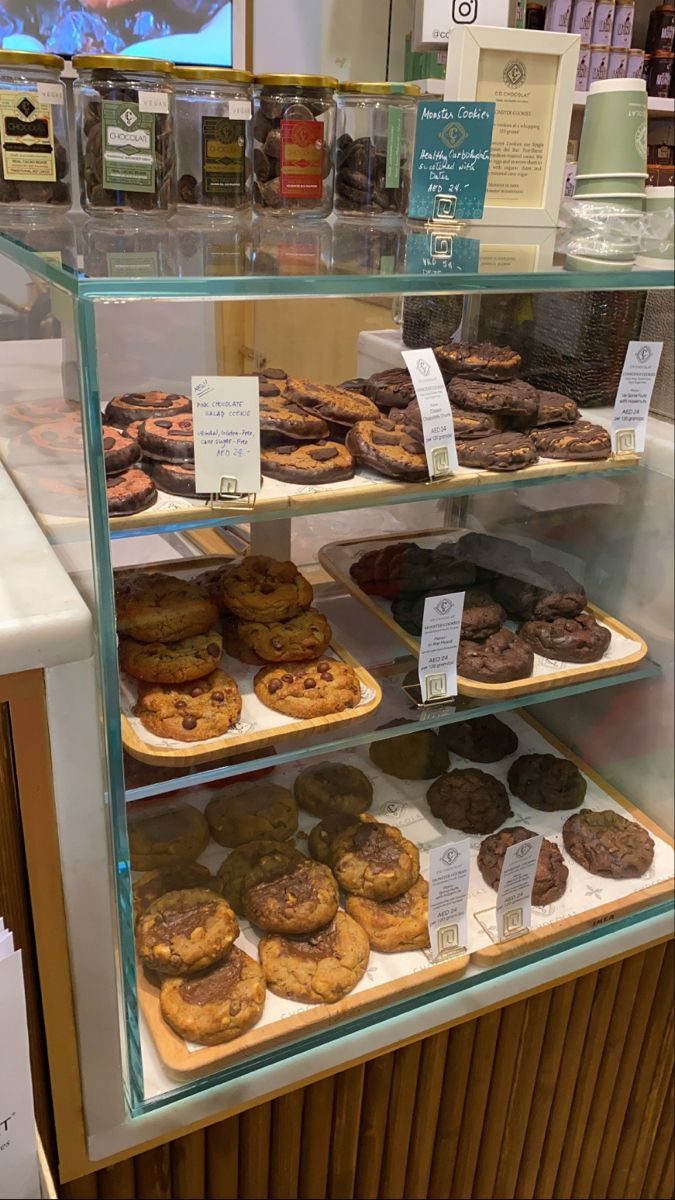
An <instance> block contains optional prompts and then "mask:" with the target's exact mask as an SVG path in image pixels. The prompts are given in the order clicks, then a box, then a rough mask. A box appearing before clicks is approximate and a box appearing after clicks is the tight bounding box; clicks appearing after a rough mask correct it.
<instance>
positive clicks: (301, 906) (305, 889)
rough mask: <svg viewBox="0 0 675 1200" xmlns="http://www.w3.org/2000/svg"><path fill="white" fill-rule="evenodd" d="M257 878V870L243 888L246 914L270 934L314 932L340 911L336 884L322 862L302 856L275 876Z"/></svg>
mask: <svg viewBox="0 0 675 1200" xmlns="http://www.w3.org/2000/svg"><path fill="white" fill-rule="evenodd" d="M255 878H256V873H255V869H254V870H253V871H252V872H251V874H250V875H249V876H248V878H247V880H246V883H245V885H244V888H243V891H242V903H243V907H244V913H245V914H246V916H247V917H248V919H249V921H252V922H253V924H254V925H257V926H258V927H259V928H260V929H264V930H265V931H266V932H267V933H314V931H315V930H317V929H321V928H322V926H324V925H327V924H328V922H329V921H332V920H333V917H334V916H335V914H336V912H337V910H338V900H339V892H338V886H337V883H336V882H335V879H334V878H333V875H332V874H331V872H330V870H329V869H328V867H326V866H324V865H323V864H322V863H318V862H312V860H311V859H303V860H302V862H300V863H298V864H297V865H289V866H287V867H286V868H285V869H284V873H283V874H280V875H278V876H276V877H275V878H273V879H270V878H263V879H262V880H261V882H253V880H255Z"/></svg>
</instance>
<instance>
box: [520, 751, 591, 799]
mask: <svg viewBox="0 0 675 1200" xmlns="http://www.w3.org/2000/svg"><path fill="white" fill-rule="evenodd" d="M508 781H509V787H510V789H511V791H512V792H513V795H514V796H518V798H519V799H520V800H523V801H524V803H525V804H529V806H530V808H536V809H538V810H539V811H540V812H558V811H559V810H560V809H564V808H578V807H579V805H580V804H583V802H584V797H585V795H586V780H585V779H584V777H583V775H582V774H581V771H580V770H579V768H578V767H577V766H575V764H574V763H573V762H570V761H569V760H568V759H566V758H558V757H557V755H555V754H522V755H521V756H520V758H517V759H516V760H515V762H513V763H511V766H510V767H509V775H508Z"/></svg>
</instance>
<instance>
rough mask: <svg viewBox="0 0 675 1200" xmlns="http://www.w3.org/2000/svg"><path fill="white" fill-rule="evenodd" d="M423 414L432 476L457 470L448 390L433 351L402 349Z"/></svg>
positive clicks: (449, 473) (425, 446)
mask: <svg viewBox="0 0 675 1200" xmlns="http://www.w3.org/2000/svg"><path fill="white" fill-rule="evenodd" d="M401 353H402V355H403V359H404V362H405V365H406V367H407V368H408V370H409V372H410V377H411V379H412V381H413V387H414V388H415V395H416V396H417V403H418V404H419V406H420V412H421V414H422V432H423V434H424V449H425V453H426V456H427V466H428V468H429V474H430V476H431V478H432V479H435V478H438V477H439V476H442V475H451V474H452V472H453V471H456V470H457V465H458V464H457V448H456V446H455V426H454V423H453V420H452V409H451V408H450V401H449V400H448V393H447V390H446V387H445V383H444V381H443V376H442V375H441V369H440V367H439V365H438V363H437V362H436V355H435V354H434V352H433V350H403V351H401Z"/></svg>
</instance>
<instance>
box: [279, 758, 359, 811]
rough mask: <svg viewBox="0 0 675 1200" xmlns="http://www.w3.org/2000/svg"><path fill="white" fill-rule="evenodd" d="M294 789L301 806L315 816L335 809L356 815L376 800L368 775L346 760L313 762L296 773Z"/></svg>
mask: <svg viewBox="0 0 675 1200" xmlns="http://www.w3.org/2000/svg"><path fill="white" fill-rule="evenodd" d="M293 791H294V793H295V798H296V800H297V802H298V804H299V805H300V808H302V809H304V810H305V812H309V813H312V814H313V815H314V816H315V817H325V816H327V815H328V814H329V813H332V812H340V813H347V814H350V815H352V816H355V817H356V816H359V815H360V813H363V812H366V810H367V809H369V808H370V806H371V804H372V802H373V785H372V783H371V782H370V780H369V778H368V776H367V775H364V773H363V771H360V770H359V768H358V767H352V766H350V765H349V764H347V763H339V762H320V763H312V765H311V766H309V767H305V769H304V771H301V772H300V774H299V775H298V776H297V777H296V779H295V783H294V784H293Z"/></svg>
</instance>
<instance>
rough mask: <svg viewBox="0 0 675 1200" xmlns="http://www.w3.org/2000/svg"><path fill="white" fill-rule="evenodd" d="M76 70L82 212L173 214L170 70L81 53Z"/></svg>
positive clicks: (158, 63)
mask: <svg viewBox="0 0 675 1200" xmlns="http://www.w3.org/2000/svg"><path fill="white" fill-rule="evenodd" d="M73 64H74V66H75V67H76V69H77V72H78V78H77V79H76V81H75V96H76V104H77V125H78V151H79V167H80V196H81V200H82V207H83V209H84V210H85V212H87V213H89V214H91V215H93V216H96V215H104V216H110V214H111V213H133V214H134V216H137V215H138V214H139V213H143V214H146V215H147V214H154V215H157V214H159V215H163V216H166V215H167V213H170V212H173V210H174V209H175V207H176V195H175V193H176V154H175V140H174V108H175V104H174V88H173V80H172V78H171V75H172V72H173V69H174V68H173V64H172V63H169V62H165V61H164V59H160V58H135V57H133V56H132V55H126V54H125V55H121V54H96V55H95V54H78V55H76V56H75V58H74V59H73Z"/></svg>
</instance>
